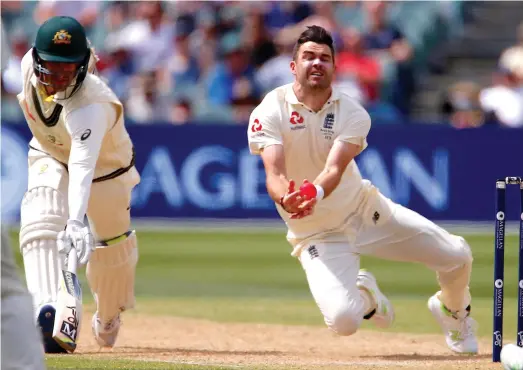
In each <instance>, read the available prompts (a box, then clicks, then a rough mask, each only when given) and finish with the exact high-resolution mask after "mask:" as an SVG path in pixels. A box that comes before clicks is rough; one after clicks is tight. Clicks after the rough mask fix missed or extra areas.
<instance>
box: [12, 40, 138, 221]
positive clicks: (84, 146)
mask: <svg viewBox="0 0 523 370" xmlns="http://www.w3.org/2000/svg"><path fill="white" fill-rule="evenodd" d="M21 65H22V77H23V90H22V92H20V93H19V94H18V95H17V97H18V101H19V103H20V107H21V108H22V110H23V112H24V116H25V119H26V121H27V124H28V126H29V128H30V129H31V133H32V134H33V138H32V139H31V142H30V143H29V145H30V146H31V147H32V148H34V149H36V150H38V151H40V152H44V153H47V154H48V155H49V156H51V157H52V158H54V159H56V160H58V161H59V162H61V163H63V164H66V165H68V171H69V186H68V188H69V192H68V194H69V196H68V206H69V218H70V219H76V220H79V221H83V218H84V215H85V213H86V210H87V205H88V200H89V195H90V190H91V184H92V180H93V178H98V177H102V176H107V175H108V174H111V173H113V172H114V171H116V170H118V169H120V168H125V167H127V166H129V164H130V163H131V160H132V157H133V144H132V142H131V139H130V137H129V135H128V133H127V130H126V128H125V124H124V114H123V106H122V104H121V102H120V101H119V100H118V98H117V97H116V95H114V93H113V92H112V90H111V89H110V88H109V87H108V86H107V85H106V84H105V83H104V82H103V81H102V80H101V79H100V78H99V77H98V76H95V75H94V74H92V73H87V76H86V77H85V80H84V81H83V83H82V86H81V87H80V88H79V89H78V91H77V92H76V93H75V94H74V95H73V96H71V97H70V98H68V99H59V98H58V97H57V96H55V97H53V99H52V101H49V102H48V101H44V100H43V98H42V96H41V94H40V93H39V92H38V90H37V89H38V85H37V79H36V76H35V74H34V71H33V57H32V50H29V51H28V52H27V53H26V55H25V56H24V57H23V59H22V63H21ZM60 94H61V93H58V94H57V95H60ZM36 100H38V101H36ZM37 104H39V105H40V106H41V107H42V110H43V114H44V115H45V116H46V117H48V116H50V115H51V113H52V112H53V110H54V108H55V106H56V105H57V104H59V105H60V106H62V110H61V112H60V115H59V118H58V120H57V121H56V122H55V123H54V124H52V125H47V124H46V123H44V121H42V119H41V118H40V117H39V115H38V112H37V108H36V105H37Z"/></svg>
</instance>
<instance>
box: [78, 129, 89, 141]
mask: <svg viewBox="0 0 523 370" xmlns="http://www.w3.org/2000/svg"><path fill="white" fill-rule="evenodd" d="M89 136H91V130H90V129H87V130H85V131H84V133H83V134H82V136H81V137H80V140H82V141H84V140H87V138H88V137H89Z"/></svg>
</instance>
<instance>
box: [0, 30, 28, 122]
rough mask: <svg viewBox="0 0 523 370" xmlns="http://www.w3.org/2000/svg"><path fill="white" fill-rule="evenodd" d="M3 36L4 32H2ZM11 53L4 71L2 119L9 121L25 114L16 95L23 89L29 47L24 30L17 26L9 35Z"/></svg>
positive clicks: (20, 118)
mask: <svg viewBox="0 0 523 370" xmlns="http://www.w3.org/2000/svg"><path fill="white" fill-rule="evenodd" d="M2 36H4V34H3V33H2ZM9 44H10V49H11V53H9V58H8V59H7V63H6V66H5V68H4V69H3V71H2V102H1V109H2V119H4V120H9V121H17V120H22V119H23V118H24V115H23V113H22V110H21V109H20V105H19V103H18V98H17V97H16V95H17V94H18V93H20V91H22V78H21V76H22V68H21V64H20V63H21V62H22V58H23V56H24V55H25V53H26V52H27V50H28V49H29V41H28V40H27V37H26V34H25V33H24V30H22V29H21V28H17V29H16V30H14V31H13V32H12V33H11V34H10V35H9Z"/></svg>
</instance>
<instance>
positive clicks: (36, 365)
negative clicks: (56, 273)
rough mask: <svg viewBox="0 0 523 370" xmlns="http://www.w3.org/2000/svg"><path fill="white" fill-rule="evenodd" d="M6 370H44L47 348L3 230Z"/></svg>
mask: <svg viewBox="0 0 523 370" xmlns="http://www.w3.org/2000/svg"><path fill="white" fill-rule="evenodd" d="M1 243H2V247H1V248H2V276H1V284H2V302H1V305H2V337H1V341H2V352H1V360H2V370H27V369H31V370H44V369H45V361H44V349H43V345H42V339H41V337H40V333H39V332H38V331H37V329H36V326H35V325H34V319H33V302H32V299H31V295H30V294H29V291H28V290H27V288H26V287H25V284H24V283H23V282H22V279H21V276H20V274H19V271H18V269H17V267H16V265H15V260H14V258H13V252H12V250H11V243H10V242H9V238H8V235H7V230H2V239H1Z"/></svg>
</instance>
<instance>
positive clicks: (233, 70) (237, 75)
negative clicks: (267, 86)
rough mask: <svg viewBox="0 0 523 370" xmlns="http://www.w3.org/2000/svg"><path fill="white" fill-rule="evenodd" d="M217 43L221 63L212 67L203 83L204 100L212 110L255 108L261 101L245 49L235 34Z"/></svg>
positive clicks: (226, 36) (230, 34) (247, 52)
mask: <svg viewBox="0 0 523 370" xmlns="http://www.w3.org/2000/svg"><path fill="white" fill-rule="evenodd" d="M221 41H222V42H221V44H220V51H221V54H222V55H223V62H220V63H218V64H216V66H215V67H214V68H213V69H212V70H211V71H210V73H209V76H208V77H207V79H206V81H204V86H205V87H206V100H207V101H208V102H209V103H210V104H211V105H212V106H213V107H214V108H216V109H220V108H226V106H227V105H237V106H238V107H239V108H240V107H241V108H244V106H245V105H247V106H255V105H256V104H257V102H259V101H260V99H261V89H260V88H259V86H258V83H257V82H256V78H255V69H254V67H253V66H252V64H251V63H250V61H249V50H248V49H247V48H246V45H243V44H242V42H241V36H240V35H239V34H238V33H235V32H229V33H228V34H226V35H225V36H224V37H223V39H222V40H221Z"/></svg>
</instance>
